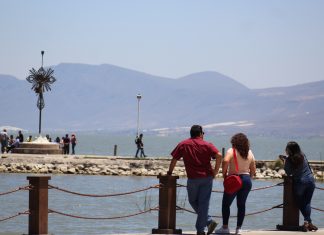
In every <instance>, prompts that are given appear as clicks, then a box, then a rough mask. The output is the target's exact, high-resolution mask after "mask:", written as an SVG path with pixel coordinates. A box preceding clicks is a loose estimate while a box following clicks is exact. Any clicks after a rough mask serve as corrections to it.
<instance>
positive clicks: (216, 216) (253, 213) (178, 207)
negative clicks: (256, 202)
mask: <svg viewBox="0 0 324 235" xmlns="http://www.w3.org/2000/svg"><path fill="white" fill-rule="evenodd" d="M282 205H283V204H279V205H276V206H273V207H271V208H267V209H264V210H261V211H256V212H251V213H247V214H245V216H250V215H256V214H261V213H264V212H267V211H270V210H272V209H275V208H281V207H282ZM177 210H183V211H186V212H189V213H192V214H196V212H194V211H192V210H189V209H187V208H182V207H180V206H177ZM211 216H212V217H215V218H222V216H221V215H211ZM231 217H237V216H231Z"/></svg>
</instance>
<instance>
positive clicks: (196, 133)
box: [190, 125, 203, 138]
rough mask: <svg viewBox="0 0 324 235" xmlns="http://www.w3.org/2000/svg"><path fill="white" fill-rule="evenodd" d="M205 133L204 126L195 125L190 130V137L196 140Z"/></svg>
mask: <svg viewBox="0 0 324 235" xmlns="http://www.w3.org/2000/svg"><path fill="white" fill-rule="evenodd" d="M202 133H203V129H202V126H200V125H193V126H192V127H191V129H190V136H191V138H195V137H198V136H200V134H202Z"/></svg>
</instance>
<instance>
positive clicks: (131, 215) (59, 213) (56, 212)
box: [48, 207, 158, 220]
mask: <svg viewBox="0 0 324 235" xmlns="http://www.w3.org/2000/svg"><path fill="white" fill-rule="evenodd" d="M155 210H158V207H155V208H150V209H148V210H145V211H141V212H138V213H135V214H129V215H123V216H115V217H86V216H79V215H72V214H67V213H63V212H59V211H56V210H52V209H48V213H55V214H58V215H63V216H68V217H72V218H75V219H89V220H113V219H123V218H129V217H133V216H137V215H141V214H145V213H148V212H150V211H155Z"/></svg>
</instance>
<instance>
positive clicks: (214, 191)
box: [177, 182, 283, 193]
mask: <svg viewBox="0 0 324 235" xmlns="http://www.w3.org/2000/svg"><path fill="white" fill-rule="evenodd" d="M281 185H283V182H281V183H277V184H273V185H269V186H265V187H260V188H254V189H251V191H257V190H262V189H268V188H273V187H276V186H281ZM177 187H187V186H186V185H183V184H177ZM212 192H213V193H224V191H223V190H217V189H214V190H212Z"/></svg>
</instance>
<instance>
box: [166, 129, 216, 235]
mask: <svg viewBox="0 0 324 235" xmlns="http://www.w3.org/2000/svg"><path fill="white" fill-rule="evenodd" d="M171 155H172V160H171V163H170V166H169V171H168V173H167V174H168V175H172V172H173V169H174V167H175V166H176V163H177V161H178V160H180V159H181V158H182V159H183V162H184V166H185V169H186V173H187V177H188V180H187V192H188V200H189V203H190V205H191V206H192V208H193V209H194V210H195V212H196V213H197V220H196V225H195V227H196V231H197V235H205V228H206V227H207V234H211V233H212V232H213V231H214V230H215V228H216V226H217V223H216V222H215V221H214V220H212V218H211V216H209V215H208V210H209V201H210V196H211V192H212V187H213V178H214V177H215V176H216V175H217V173H218V170H219V167H220V164H221V161H222V155H221V154H220V152H219V151H218V149H217V148H216V147H215V146H214V145H213V144H212V143H209V142H206V141H204V132H203V129H202V127H201V126H200V125H193V126H192V127H191V129H190V138H189V139H186V140H183V141H182V142H180V143H179V144H178V145H177V146H176V148H175V149H174V150H173V151H172V153H171ZM212 159H216V163H215V167H214V168H213V167H212V165H211V160H212Z"/></svg>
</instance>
